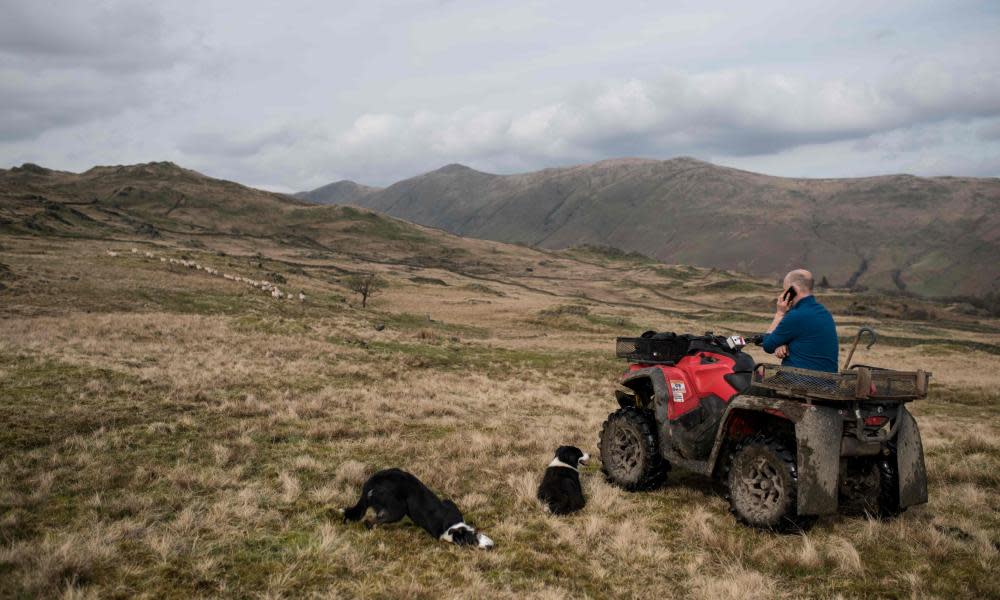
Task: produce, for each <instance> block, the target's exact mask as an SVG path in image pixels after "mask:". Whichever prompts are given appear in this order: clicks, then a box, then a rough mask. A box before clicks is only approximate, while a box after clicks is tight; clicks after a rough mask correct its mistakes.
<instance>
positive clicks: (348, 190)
mask: <svg viewBox="0 0 1000 600" xmlns="http://www.w3.org/2000/svg"><path fill="white" fill-rule="evenodd" d="M381 191H382V188H378V187H369V186H367V185H361V184H358V183H354V182H353V181H348V180H346V179H344V180H342V181H335V182H333V183H330V184H327V185H324V186H323V187H319V188H316V189H314V190H311V191H308V192H299V193H298V194H295V197H296V198H301V199H302V200H308V201H309V202H316V203H317V204H359V203H360V202H361V201H362V200H363V199H364V198H365V197H367V196H369V195H371V194H374V193H375V192H381Z"/></svg>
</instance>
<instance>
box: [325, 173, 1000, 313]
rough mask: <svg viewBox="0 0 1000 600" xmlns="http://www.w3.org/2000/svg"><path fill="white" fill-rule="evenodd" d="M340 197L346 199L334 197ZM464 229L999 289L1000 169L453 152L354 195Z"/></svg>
mask: <svg viewBox="0 0 1000 600" xmlns="http://www.w3.org/2000/svg"><path fill="white" fill-rule="evenodd" d="M335 203H338V202H336V201H335ZM340 203H344V204H356V205H358V206H361V207H365V208H370V209H373V210H377V211H380V212H384V213H386V214H390V215H392V216H396V217H398V218H402V219H405V220H408V221H412V222H415V223H419V224H422V225H427V226H431V227H440V228H442V229H444V230H446V231H449V232H451V233H455V234H457V235H463V236H471V237H477V238H485V239H492V240H497V241H502V242H513V243H521V244H528V245H533V246H539V247H542V248H547V249H555V250H559V249H565V248H569V247H573V246H578V245H582V244H594V245H606V246H613V247H616V248H620V249H622V250H625V251H629V252H640V253H642V254H646V255H649V256H651V257H653V258H656V259H658V260H662V261H664V262H667V263H677V264H694V265H698V266H704V267H716V268H726V269H735V270H740V271H745V272H749V273H751V274H754V275H757V276H763V277H778V276H780V275H781V274H782V273H784V272H785V271H787V270H788V269H790V268H794V267H797V266H801V265H805V266H806V267H809V268H812V269H813V271H815V272H816V275H817V277H822V276H826V277H828V278H829V279H830V280H831V281H835V282H837V283H838V284H848V285H852V286H872V287H876V288H879V289H886V290H903V291H915V292H918V293H922V294H928V295H948V294H951V293H955V292H956V290H957V291H960V292H962V293H985V292H989V291H993V290H996V289H998V288H1000V268H998V267H997V266H996V263H998V262H1000V217H998V216H997V215H998V213H1000V179H997V178H970V177H952V176H941V177H917V176H914V175H909V174H894V175H878V176H871V177H857V178H818V179H810V178H787V177H778V176H773V175H766V174H762V173H754V172H751V171H744V170H740V169H734V168H731V167H723V166H718V165H714V164H712V163H709V162H705V161H702V160H699V159H695V158H691V157H678V158H673V159H669V160H665V161H659V160H653V159H643V158H617V159H609V160H605V161H600V162H596V163H589V164H582V165H573V166H569V167H558V168H551V169H544V170H541V171H534V172H529V173H518V174H511V175H500V174H494V173H485V172H482V171H477V170H475V169H473V168H471V167H467V166H465V165H458V164H454V163H453V164H450V165H446V166H444V167H442V168H440V169H437V170H434V171H430V172H428V173H424V174H421V175H417V176H415V177H411V178H409V179H404V180H402V181H399V182H396V183H394V184H392V185H390V186H388V187H386V188H384V189H381V190H380V191H376V192H371V193H368V194H365V195H363V196H361V197H351V198H349V199H348V198H345V199H343V202H340Z"/></svg>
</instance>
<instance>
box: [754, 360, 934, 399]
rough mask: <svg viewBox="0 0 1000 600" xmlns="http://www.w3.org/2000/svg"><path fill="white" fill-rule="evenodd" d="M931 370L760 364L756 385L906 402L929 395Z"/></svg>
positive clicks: (800, 393) (790, 392)
mask: <svg viewBox="0 0 1000 600" xmlns="http://www.w3.org/2000/svg"><path fill="white" fill-rule="evenodd" d="M930 376H931V374H930V373H928V372H927V371H893V370H890V369H880V368H877V367H860V366H859V367H856V368H852V369H848V370H847V371H841V372H840V373H825V372H823V371H811V370H809V369H797V368H794V367H783V366H781V365H770V364H760V365H757V368H756V370H755V371H754V377H753V384H752V385H753V387H756V388H764V389H767V390H771V391H773V392H775V393H777V394H780V395H783V396H790V397H793V398H815V399H819V400H851V401H853V400H883V401H897V402H905V401H908V400H917V399H920V398H926V397H927V382H928V379H929V378H930Z"/></svg>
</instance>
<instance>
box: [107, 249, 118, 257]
mask: <svg viewBox="0 0 1000 600" xmlns="http://www.w3.org/2000/svg"><path fill="white" fill-rule="evenodd" d="M108 256H118V253H117V252H115V251H114V250H108Z"/></svg>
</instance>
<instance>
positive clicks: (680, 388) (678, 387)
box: [670, 381, 687, 402]
mask: <svg viewBox="0 0 1000 600" xmlns="http://www.w3.org/2000/svg"><path fill="white" fill-rule="evenodd" d="M670 387H671V389H672V390H673V391H674V402H684V392H685V391H687V390H685V389H684V382H683V381H677V382H671V383H670Z"/></svg>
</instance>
